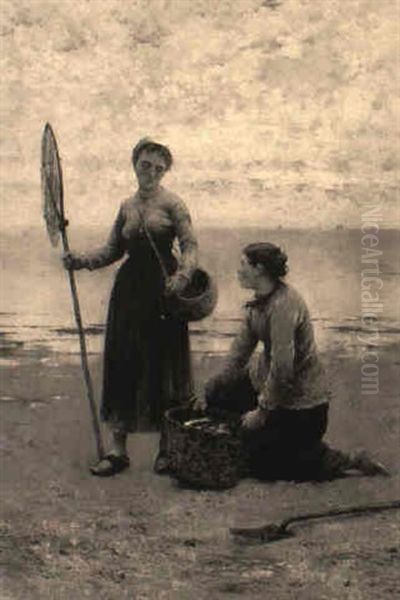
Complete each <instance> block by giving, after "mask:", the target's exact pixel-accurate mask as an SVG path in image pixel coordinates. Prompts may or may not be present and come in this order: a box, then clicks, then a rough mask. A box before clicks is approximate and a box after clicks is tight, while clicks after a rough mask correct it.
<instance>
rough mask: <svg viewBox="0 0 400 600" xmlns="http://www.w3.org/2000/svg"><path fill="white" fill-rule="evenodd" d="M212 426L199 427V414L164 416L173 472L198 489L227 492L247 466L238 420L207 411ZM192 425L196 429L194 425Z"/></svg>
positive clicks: (183, 410) (185, 410)
mask: <svg viewBox="0 0 400 600" xmlns="http://www.w3.org/2000/svg"><path fill="white" fill-rule="evenodd" d="M206 417H208V419H209V420H208V422H209V423H210V426H206V427H201V426H196V422H197V423H198V422H199V421H198V420H199V413H196V412H194V411H193V410H192V409H190V408H182V407H178V408H171V409H169V410H168V411H167V412H166V414H165V420H166V433H167V440H168V454H169V460H170V470H171V472H172V474H173V476H174V477H175V478H176V479H177V480H178V481H180V482H181V483H183V484H185V485H188V486H191V487H195V488H199V489H219V490H221V489H227V488H231V487H233V486H234V485H236V484H237V483H238V481H239V478H240V476H241V472H242V465H243V462H244V456H243V445H242V440H241V436H240V431H239V423H238V417H237V416H236V415H235V416H234V415H231V414H229V413H226V412H222V411H216V410H213V411H208V412H207V415H206ZM192 423H193V425H192Z"/></svg>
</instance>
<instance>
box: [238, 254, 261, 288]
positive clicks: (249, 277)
mask: <svg viewBox="0 0 400 600" xmlns="http://www.w3.org/2000/svg"><path fill="white" fill-rule="evenodd" d="M237 278H238V280H239V283H240V287H242V288H245V289H255V288H256V287H257V283H258V282H259V280H260V270H259V269H258V268H257V266H253V265H251V264H250V263H249V261H248V259H247V256H246V255H245V254H242V257H241V259H240V266H239V269H238V271H237Z"/></svg>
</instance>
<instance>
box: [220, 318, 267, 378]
mask: <svg viewBox="0 0 400 600" xmlns="http://www.w3.org/2000/svg"><path fill="white" fill-rule="evenodd" d="M257 343H258V338H257V335H256V334H255V332H254V331H253V330H252V328H251V323H250V317H249V314H246V316H245V319H244V320H243V322H242V325H241V327H240V330H239V332H238V333H237V335H236V337H235V339H234V340H233V342H232V345H231V347H230V350H229V354H228V356H227V358H226V362H225V365H224V368H223V370H222V372H221V373H220V375H219V378H220V379H221V380H223V381H230V380H232V379H235V377H236V376H237V374H238V373H239V372H240V371H241V370H242V369H243V368H244V367H245V366H246V365H247V363H248V361H249V359H250V357H251V355H252V354H253V351H254V349H255V347H256V346H257Z"/></svg>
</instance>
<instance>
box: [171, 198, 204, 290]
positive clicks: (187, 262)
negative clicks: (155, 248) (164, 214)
mask: <svg viewBox="0 0 400 600" xmlns="http://www.w3.org/2000/svg"><path fill="white" fill-rule="evenodd" d="M172 219H173V222H174V225H175V231H176V237H177V239H178V242H179V248H180V251H181V256H180V259H179V264H178V270H177V272H176V274H175V278H176V279H181V280H182V283H183V284H184V285H185V284H186V283H187V282H188V281H189V279H190V277H191V275H192V273H193V271H194V270H195V269H196V267H197V264H198V245H197V240H196V236H195V234H194V231H193V226H192V219H191V217H190V213H189V211H188V209H187V208H186V205H185V204H184V203H183V202H182V200H180V199H176V200H175V201H174V203H173V205H172ZM184 285H183V287H184Z"/></svg>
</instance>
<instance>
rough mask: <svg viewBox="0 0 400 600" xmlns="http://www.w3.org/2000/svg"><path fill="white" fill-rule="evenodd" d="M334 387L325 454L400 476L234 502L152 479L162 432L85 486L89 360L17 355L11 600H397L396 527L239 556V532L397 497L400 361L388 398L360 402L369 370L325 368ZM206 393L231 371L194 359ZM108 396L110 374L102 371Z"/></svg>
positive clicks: (391, 358) (8, 492)
mask: <svg viewBox="0 0 400 600" xmlns="http://www.w3.org/2000/svg"><path fill="white" fill-rule="evenodd" d="M324 360H325V362H326V363H327V365H328V369H329V375H330V377H331V380H332V385H333V391H334V396H335V397H334V400H333V403H332V410H331V419H330V427H329V431H328V439H329V440H330V442H332V444H334V445H336V446H338V447H340V448H343V449H352V450H354V449H357V448H361V447H363V448H366V449H367V450H369V451H371V452H372V453H373V454H374V456H376V457H377V458H379V459H380V460H381V461H382V462H384V463H385V464H386V465H387V466H388V467H389V468H390V470H391V471H392V473H393V476H392V477H391V478H390V479H387V478H367V477H356V476H354V477H348V478H346V479H341V480H337V481H333V482H329V483H323V484H313V483H302V484H294V483H291V482H278V483H261V482H257V481H254V480H250V479H248V480H243V481H241V482H240V484H239V485H238V486H237V487H236V488H234V489H232V490H228V491H225V492H211V491H201V492H199V491H193V490H188V489H182V488H180V487H179V486H178V485H177V484H176V483H175V482H174V481H173V480H171V479H170V478H169V477H158V476H156V475H154V474H153V472H152V468H151V467H152V460H153V456H154V452H155V449H156V444H157V435H156V434H154V433H146V432H142V433H138V434H136V435H134V436H132V437H131V440H130V454H131V458H132V465H131V468H130V470H129V471H126V472H124V473H123V474H120V475H118V476H116V477H114V478H112V479H105V480H102V479H96V478H93V477H92V476H91V475H90V474H89V472H88V465H89V464H90V462H91V461H93V460H94V459H95V445H94V440H93V435H92V431H91V425H90V419H89V411H88V406H87V401H86V398H85V391H84V386H83V380H82V376H81V371H80V366H79V360H78V358H77V357H75V358H74V360H71V357H69V358H68V357H66V356H63V355H62V354H58V353H52V354H50V355H49V354H46V353H44V352H43V353H40V352H36V353H35V352H32V351H30V352H29V353H24V351H23V349H21V348H18V347H16V348H13V349H10V348H9V349H8V351H7V352H6V353H5V354H4V356H3V358H2V362H1V395H0V398H1V403H0V410H1V419H0V420H1V438H0V440H1V450H2V457H3V458H2V469H1V473H2V496H3V509H2V520H1V533H2V537H1V540H2V542H1V544H2V548H1V563H2V576H3V582H2V590H3V591H2V598H4V599H5V600H11V599H12V600H20V599H21V600H22V599H24V600H25V599H27V598H30V599H32V600H35V599H39V598H40V599H47V598H48V599H50V598H51V599H54V598H58V599H60V600H64V599H65V600H69V599H71V598H89V599H91V598H93V599H95V598H96V599H100V598H102V599H103V598H104V599H107V600H110V599H114V598H115V599H116V598H127V599H128V598H129V599H135V600H136V599H147V598H149V599H161V598H168V599H170V598H171V599H180V600H181V599H188V600H189V599H191V598H194V597H197V598H199V599H203V598H204V599H205V598H213V599H214V598H215V599H218V598H228V597H242V598H255V599H256V598H260V599H261V598H265V597H267V595H268V596H269V597H272V598H279V599H286V598H302V599H304V600H306V599H307V600H310V599H318V600H322V599H324V598H326V599H327V600H328V599H329V600H333V599H336V598H337V599H339V598H340V599H341V600H342V599H343V598H349V599H352V600H353V599H361V598H362V599H363V600H369V599H370V600H376V598H387V599H389V598H394V597H396V595H397V594H398V593H399V592H400V583H399V580H398V566H399V565H398V563H399V558H400V548H399V543H398V542H399V528H398V524H399V521H398V516H399V515H398V512H396V511H390V512H385V513H380V514H377V515H375V516H368V515H365V516H361V517H357V518H348V517H347V518H343V517H342V518H336V519H330V520H323V521H320V522H314V523H312V524H311V523H310V524H300V525H297V526H293V531H294V533H295V536H294V537H293V538H290V539H287V540H283V541H280V542H276V543H273V544H254V545H243V544H238V543H237V542H235V541H234V540H233V539H232V537H231V536H230V534H229V527H232V526H251V525H261V524H263V523H266V522H269V521H279V520H281V519H282V518H284V517H286V516H289V515H291V514H294V513H297V512H307V511H312V510H320V509H327V508H333V507H342V506H346V505H350V504H363V503H369V502H378V501H390V500H393V499H395V498H396V497H399V476H398V471H399V464H400V459H399V454H398V439H399V433H400V427H399V413H398V404H397V402H398V400H397V393H396V389H398V384H399V370H398V364H399V363H398V348H397V349H396V347H395V346H394V345H392V346H389V347H386V348H383V349H382V350H381V354H380V361H381V364H380V368H381V390H380V393H379V395H376V396H361V394H360V391H359V389H358V387H359V385H358V382H359V369H360V365H359V362H358V361H357V360H356V359H355V358H353V359H349V357H348V355H346V356H345V355H342V356H341V355H340V353H338V352H333V351H332V352H331V353H330V354H328V355H326V356H324ZM194 366H195V373H196V381H197V384H198V385H199V386H200V385H201V381H202V380H203V379H204V376H205V373H210V372H212V371H213V370H215V369H216V368H217V367H218V360H217V359H216V358H215V357H212V356H206V355H204V356H201V355H196V356H195V365H194ZM91 370H92V374H93V379H94V383H95V388H96V392H97V394H98V393H99V390H100V384H101V360H100V357H99V356H98V355H96V356H93V357H92V358H91Z"/></svg>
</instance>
